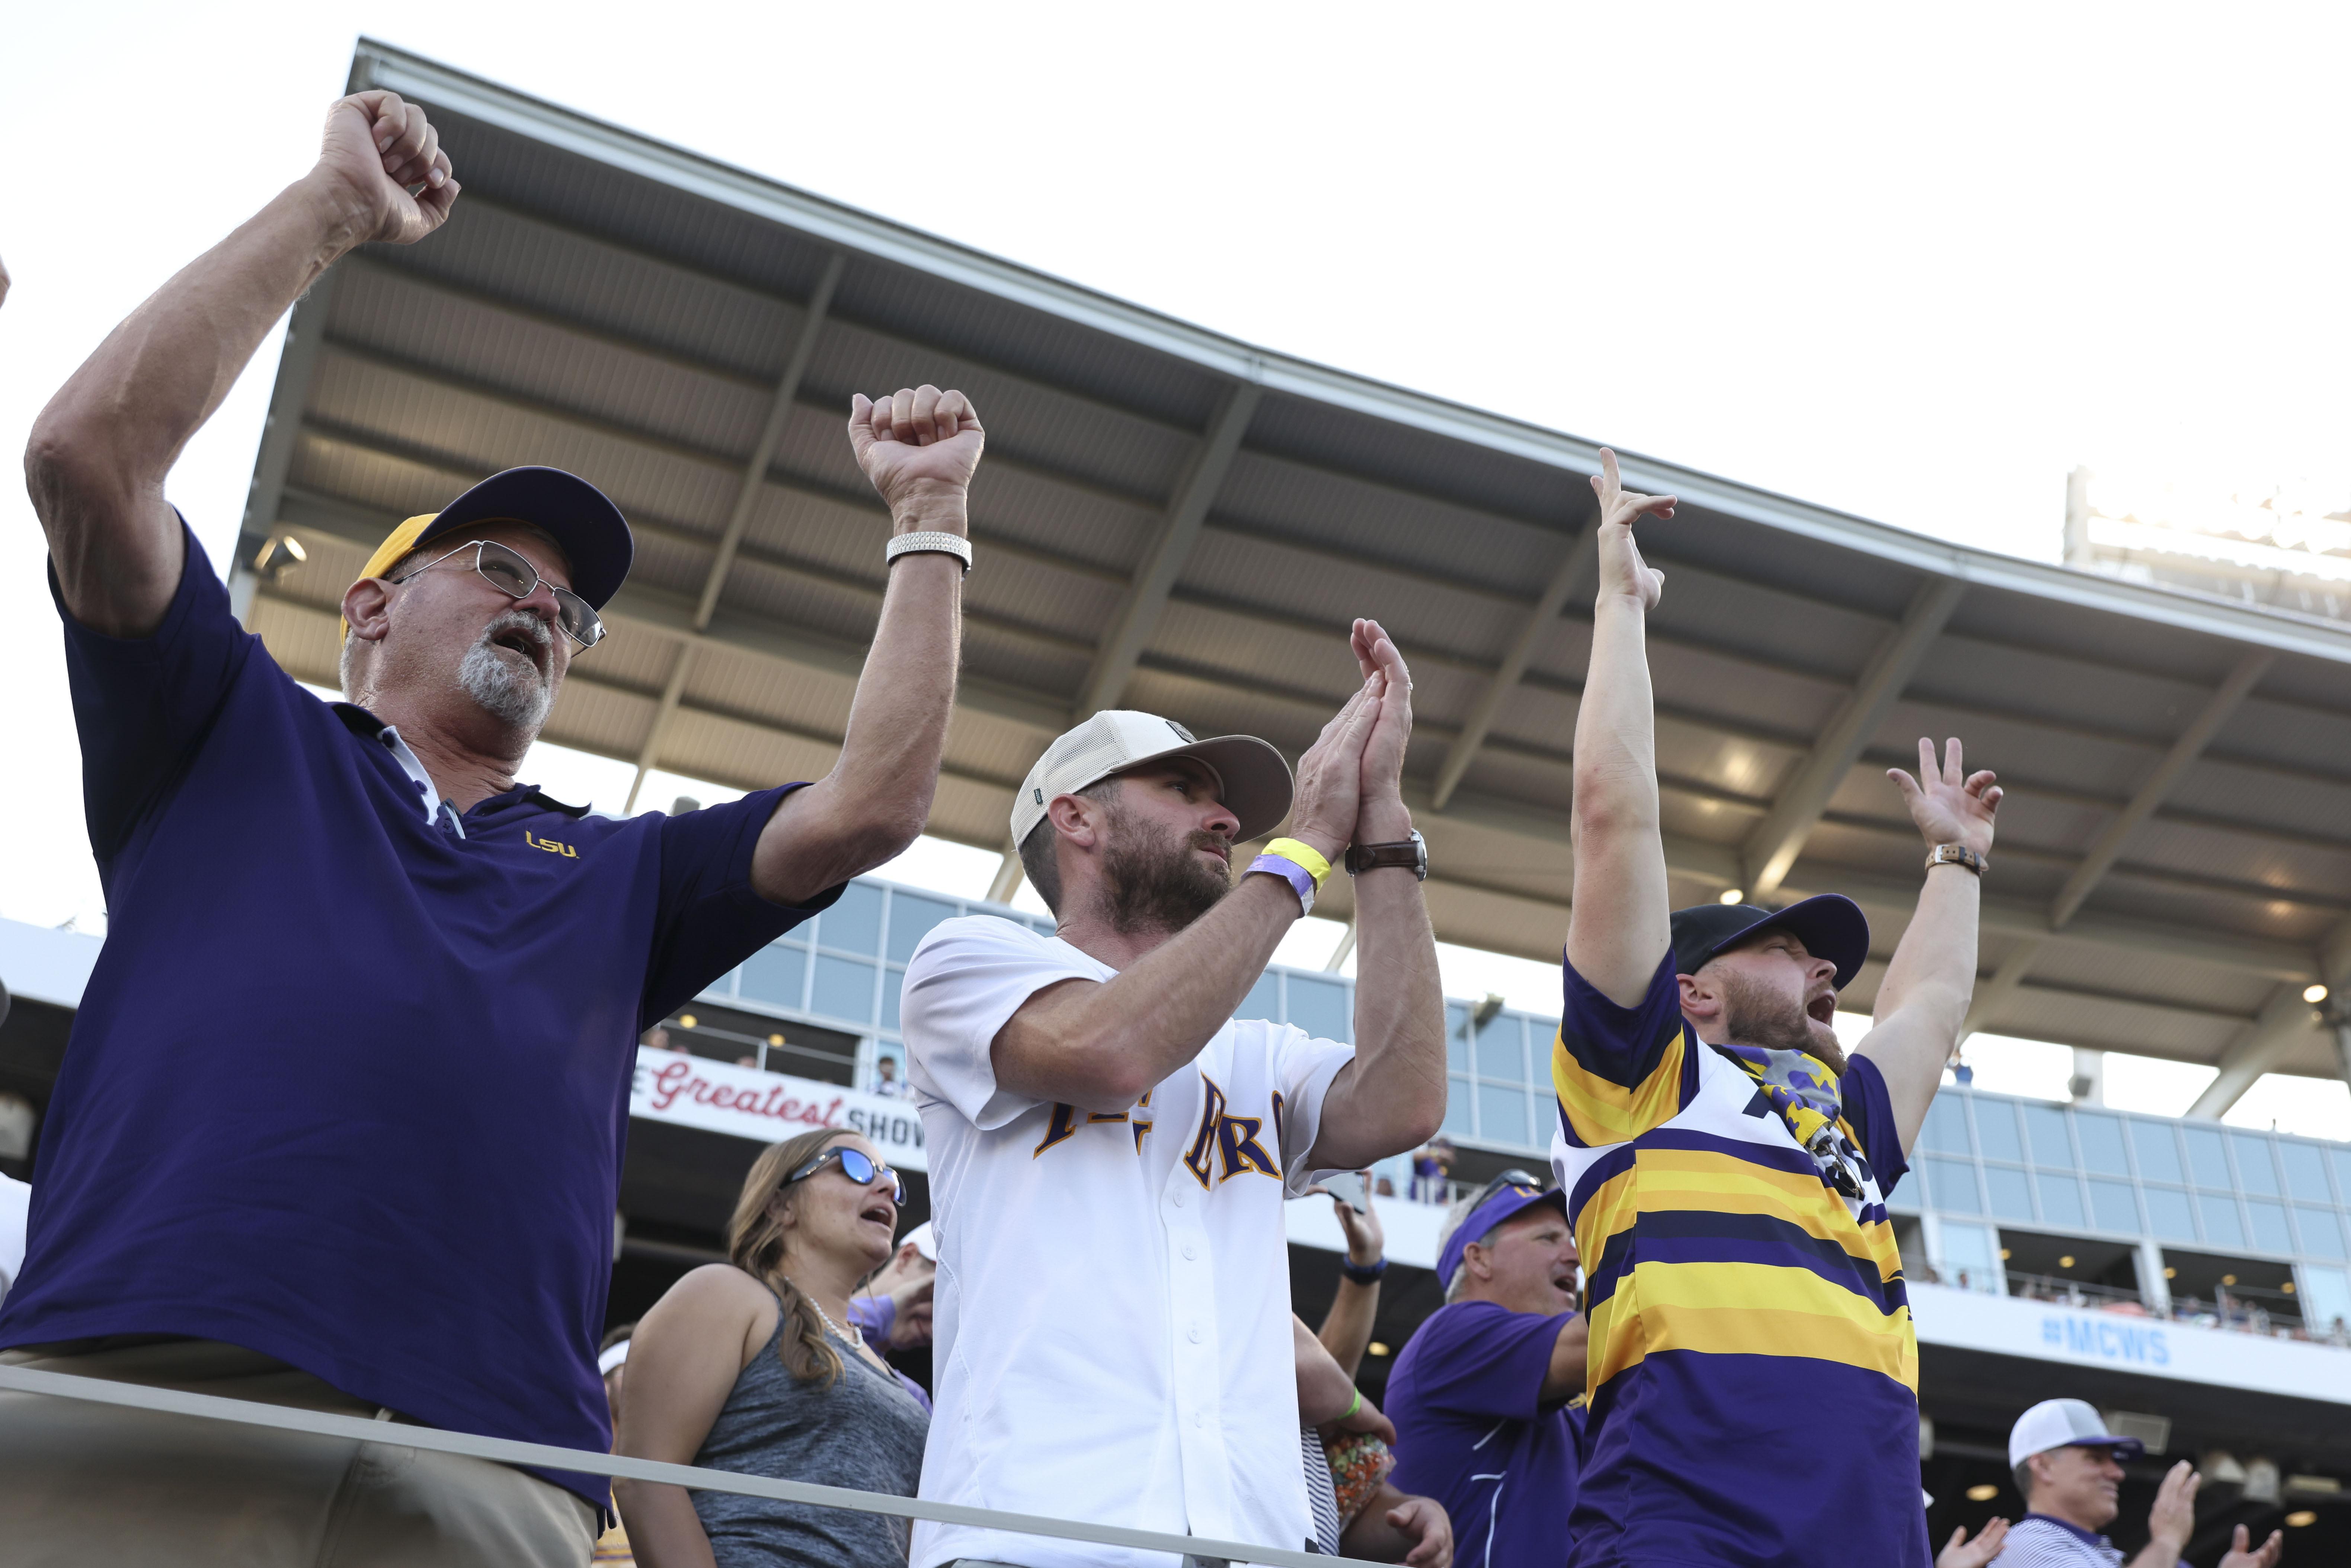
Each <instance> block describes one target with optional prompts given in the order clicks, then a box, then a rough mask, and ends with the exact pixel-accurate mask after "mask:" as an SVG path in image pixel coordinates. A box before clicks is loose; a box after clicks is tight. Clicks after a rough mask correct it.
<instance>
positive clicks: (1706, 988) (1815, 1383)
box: [1552, 452, 2001, 1568]
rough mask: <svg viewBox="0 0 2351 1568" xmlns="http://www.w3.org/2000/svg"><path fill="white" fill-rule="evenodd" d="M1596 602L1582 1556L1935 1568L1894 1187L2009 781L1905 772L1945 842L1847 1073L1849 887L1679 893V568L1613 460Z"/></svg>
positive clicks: (1580, 1117)
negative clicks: (1670, 752) (1649, 558)
mask: <svg viewBox="0 0 2351 1568" xmlns="http://www.w3.org/2000/svg"><path fill="white" fill-rule="evenodd" d="M1601 458H1602V463H1603V468H1604V471H1603V473H1602V474H1601V475H1599V476H1596V477H1595V478H1594V479H1593V486H1594V487H1595V488H1596V489H1597V490H1598V491H1599V493H1600V503H1601V507H1600V521H1599V524H1598V527H1599V528H1600V590H1599V597H1598V601H1597V603H1596V604H1595V606H1594V609H1593V647H1592V665H1591V670H1590V673H1589V674H1588V675H1587V677H1586V680H1585V685H1584V693H1583V705H1582V708H1581V711H1580V712H1579V713H1578V715H1577V717H1576V733H1575V808H1574V810H1575V818H1574V831H1575V847H1576V853H1575V894H1574V899H1575V902H1574V907H1573V913H1572V915H1571V917H1570V921H1569V925H1568V937H1567V965H1566V973H1565V977H1564V980H1565V1007H1564V1009H1563V1012H1562V1019H1561V1024H1560V1037H1559V1042H1558V1045H1557V1047H1556V1048H1555V1049H1554V1051H1553V1052H1552V1078H1553V1082H1554V1084H1555V1086H1556V1088H1557V1090H1558V1092H1559V1125H1558V1130H1557V1132H1556V1133H1555V1134H1554V1135H1553V1138H1552V1163H1553V1165H1554V1166H1555V1167H1556V1169H1557V1171H1558V1174H1559V1179H1560V1186H1561V1187H1562V1189H1563V1190H1565V1192H1566V1193H1567V1195H1568V1200H1567V1201H1568V1213H1569V1215H1570V1217H1571V1218H1572V1219H1573V1222H1574V1226H1575V1239H1576V1245H1577V1248H1578V1249H1579V1251H1580V1252H1581V1254H1582V1257H1583V1266H1584V1270H1585V1272H1586V1281H1587V1283H1586V1287H1585V1298H1584V1299H1585V1310H1586V1312H1587V1313H1588V1314H1589V1323H1590V1334H1591V1342H1590V1345H1591V1348H1590V1351H1589V1364H1588V1371H1589V1385H1588V1386H1589V1387H1590V1389H1591V1395H1592V1414H1591V1419H1590V1427H1589V1430H1588V1436H1587V1444H1588V1448H1587V1451H1586V1457H1585V1460H1584V1469H1583V1490H1582V1493H1581V1495H1580V1496H1579V1498H1578V1500H1577V1505H1576V1511H1575V1517H1574V1522H1573V1535H1574V1538H1575V1544H1574V1548H1573V1559H1572V1561H1573V1563H1574V1564H1575V1565H1576V1568H1614V1565H1617V1564H1625V1563H1639V1564H1643V1565H1644V1568H1647V1565H1650V1564H1664V1563H1676V1564H1699V1563H1704V1564H1709V1565H1712V1564H1739V1565H1741V1568H1745V1565H1748V1564H1755V1565H1759V1568H1760V1565H1762V1564H1774V1565H1777V1564H1795V1563H1807V1564H1811V1563H1868V1564H1871V1565H1872V1568H1880V1565H1883V1568H1927V1564H1928V1562H1929V1560H1930V1558H1931V1555H1932V1554H1931V1553H1930V1552H1929V1551H1928V1545H1927V1531H1926V1518H1925V1515H1924V1513H1923V1512H1922V1511H1921V1510H1920V1508H1919V1505H1918V1399H1917V1385H1918V1353H1917V1340H1916V1338H1915V1337H1914V1335H1913V1333H1912V1332H1911V1324H1910V1310H1909V1306H1908V1304H1907V1300H1906V1298H1905V1295H1904V1287H1903V1280H1902V1264H1901V1259H1900V1257H1899V1255H1898V1254H1897V1252H1896V1248H1895V1241H1894V1234H1893V1228H1892V1227H1891V1226H1890V1225H1889V1224H1888V1223H1887V1220H1886V1206H1885V1200H1886V1192H1887V1191H1888V1190H1890V1189H1891V1188H1892V1187H1893V1186H1894V1184H1895V1183H1896V1181H1897V1180H1899V1179H1900V1177H1901V1176H1902V1174H1903V1172H1904V1170H1905V1169H1906V1168H1907V1162H1906V1155H1907V1150H1908V1148H1909V1146H1910V1145H1911V1143H1912V1142H1913V1141H1914V1140H1915V1139H1916V1138H1917V1134H1918V1127H1919V1124H1920V1123H1921V1122H1923V1121H1924V1120H1925V1118H1926V1114H1927V1107H1928V1103H1929V1102H1930V1101H1931V1100H1932V1099H1933V1098H1934V1094H1935V1088H1936V1084H1937V1083H1938V1081H1939V1079H1940V1076H1941V1071H1942V1067H1943V1063H1944V1061H1945V1060H1946V1059H1947V1058H1948V1057H1949V1054H1950V1051H1951V1047H1952V1045H1953V1044H1954V1043H1955V1042H1956V1040H1957V1039H1958V1035H1959V1025H1960V1021H1961V1019H1963V1018H1964V1017H1965V1016H1966V1013H1967V1007H1968V998H1969V995H1970V991H1971V990H1972V989H1973V987H1974V983H1975V973H1976V919H1977V898H1978V887H1979V883H1980V877H1981V874H1982V872H1983V869H1984V865H1985V861H1984V854H1985V852H1986V851H1988V850H1989V849H1990V848H1991V837H1992V812H1993V810H1994V808H1995V807H1997V806H1998V804H1999V802H2000V794H2001V792H2000V789H1999V788H1998V786H1997V785H1996V784H1995V782H1994V780H1993V778H1992V775H1991V774H1990V773H1978V774H1975V775H1974V776H1972V777H1970V776H1968V775H1966V774H1965V773H1964V771H1963V770H1962V768H1961V766H1960V757H1959V742H1957V741H1956V740H1954V741H1952V742H1950V743H1949V747H1948V749H1947V751H1946V754H1945V758H1944V761H1943V765H1942V766H1941V767H1939V768H1938V767H1937V766H1936V759H1935V755H1934V748H1933V746H1932V744H1931V743H1930V742H1928V741H1921V742H1920V743H1919V773H1918V776H1917V778H1916V779H1913V778H1912V777H1911V776H1910V775H1908V774H1907V773H1902V772H1900V771H1898V770H1894V771H1893V772H1892V777H1893V779H1894V781H1895V782H1896V785H1897V786H1898V787H1899V788H1900V789H1901V791H1902V795H1903V799H1904V801H1905V803H1906V804H1907V806H1908V808H1909V810H1910V815H1911V820H1912V821H1914V822H1916V823H1917V827H1918V830H1919V831H1920V832H1921V834H1922V835H1924V837H1925V839H1926V841H1927V844H1928V874H1927V878H1926V886H1925V888H1924V889H1923V890H1922V892H1921V894H1920V895H1919V900H1918V907H1917V913H1916V914H1915V915H1912V917H1911V920H1910V924H1909V926H1908V929H1907V931H1906V932H1905V933H1904V935H1903V937H1902V942H1901V945H1900V946H1899V947H1897V948H1896V951H1895V954H1894V957H1893V961H1892V962H1891V964H1890V965H1889V966H1888V967H1887V968H1886V975H1885V977H1884V978H1883V979H1882V980H1881V981H1880V982H1879V984H1878V991H1877V1010H1876V1027H1875V1028H1874V1029H1873V1030H1871V1031H1870V1033H1869V1035H1868V1037H1867V1038H1866V1039H1865V1040H1863V1041H1862V1043H1861V1044H1860V1045H1859V1046H1858V1047H1856V1048H1855V1053H1854V1056H1853V1058H1852V1060H1851V1061H1847V1060H1846V1057H1845V1055H1844V1051H1842V1050H1840V1049H1839V1047H1838V1045H1837V1038H1836V1031H1835V1030H1834V1027H1833V1019H1834V1015H1835V1011H1836V998H1837V993H1838V991H1839V990H1840V989H1842V988H1844V987H1845V986H1848V985H1850V984H1851V983H1852V982H1853V980H1854V978H1855V977H1856V976H1857V975H1858V974H1859V972H1860V970H1861V967H1862V965H1863V964H1864V962H1865V961H1866V959H1867V958H1868V956H1869V928H1868V925H1867V923H1866V922H1865V920H1864V919H1863V917H1862V914H1861V911H1860V910H1859V909H1858V908H1856V907H1855V906H1854V905H1853V904H1851V903H1850V902H1848V901H1847V900H1845V899H1843V898H1838V897H1834V896H1827V897H1820V898H1810V899H1805V900H1803V901H1802V902H1801V903H1798V904H1792V905H1790V906H1789V907H1788V908H1786V909H1783V910H1781V911H1779V912H1778V913H1776V914H1774V913H1772V912H1771V911H1768V910H1765V909H1761V908H1757V907H1754V906H1750V905H1740V904H1733V905H1728V906H1726V905H1722V904H1708V905H1705V906H1702V907H1701V908H1698V909H1688V910H1683V911H1680V912H1678V913H1675V912H1673V911H1672V910H1671V909H1670V907H1669V905H1670V900H1669V898H1668V896H1667V883H1666V863H1665V854H1664V851H1663V846H1662V843H1661V841H1660V837H1659V826H1658V811H1657V783H1656V746H1655V739H1654V735H1653V730H1654V718H1653V714H1652V705H1651V700H1650V692H1649V674H1648V667H1647V663H1646V656H1645V653H1644V650H1643V636H1644V629H1645V625H1646V617H1647V614H1648V612H1649V611H1650V610H1652V609H1654V608H1655V607H1656V603H1657V600H1658V595H1659V591H1660V590H1661V588H1662V586H1663V578H1662V576H1661V574H1659V573H1658V572H1656V571H1654V570H1651V569H1650V568H1648V567H1647V566H1646V564H1644V563H1643V561H1642V559H1641V555H1640V551H1639V549H1638V548H1637V547H1636V546H1635V543H1634V539H1633V530H1632V524H1633V520H1634V519H1635V517H1644V516H1646V517H1660V518H1662V517H1671V516H1672V515H1673V508H1674V503H1673V499H1672V497H1650V496H1641V495H1635V494H1632V493H1629V492H1626V491H1625V490H1624V489H1623V488H1622V486H1620V484H1619V482H1618V477H1617V470H1616V460H1615V456H1614V454H1612V453H1607V452H1603V453H1602V454H1601Z"/></svg>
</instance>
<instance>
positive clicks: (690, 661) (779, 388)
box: [621, 251, 849, 813]
mask: <svg viewBox="0 0 2351 1568" xmlns="http://www.w3.org/2000/svg"><path fill="white" fill-rule="evenodd" d="M848 265H849V258H848V257H847V256H843V255H841V253H840V252H839V251H835V252H833V255H832V259H831V261H830V262H827V263H826V264H825V268H824V277H822V278H821V279H820V280H819V281H818V283H817V286H816V292H815V294H813V295H811V296H810V298H809V303H808V310H807V313H806V315H805V316H804V317H803V318H802V319H801V321H800V330H799V337H798V338H797V339H796V340H794V341H793V343H792V357H791V358H790V359H789V361H786V362H785V365H784V373H783V374H782V375H780V376H778V378H777V379H776V392H775V396H774V398H773V399H772V400H771V401H770V402H769V403H768V423H766V424H765V425H764V426H762V427H761V429H760V431H759V439H758V443H757V444H755V445H754V446H753V447H752V448H751V459H750V461H749V462H747V463H746V464H745V465H743V482H742V484H741V485H740V486H737V489H736V492H735V507H734V509H733V510H732V511H730V512H728V513H727V515H726V528H725V529H724V530H723V531H722V532H721V533H720V534H719V536H718V549H717V553H716V555H715V556H714V557H713V558H712V559H711V562H710V570H709V571H708V572H706V573H705V574H704V576H703V580H702V597H701V599H700V600H699V601H697V602H696V603H695V607H694V629H695V631H696V632H702V631H706V630H708V628H709V626H710V618H711V617H712V616H713V615H715V614H716V613H717V612H718V596H719V594H720V593H721V592H723V591H725V589H726V574H727V572H728V571H730V570H732V569H733V568H734V565H735V552H736V551H737V550H738V549H741V548H742V545H743V530H744V529H745V528H748V527H750V524H751V514H752V513H753V512H754V511H756V510H758V505H759V497H760V496H761V495H762V494H764V493H765V492H766V490H767V487H768V469H770V468H772V467H774V466H775V463H776V447H777V444H778V443H780V442H781V441H782V440H783V438H784V426H785V425H786V424H788V423H790V421H791V417H792V407H793V405H794V403H795V402H798V401H799V392H800V382H801V380H802V379H803V378H804V377H806V376H807V374H808V368H809V361H810V358H811V357H812V356H813V355H814V354H815V353H816V339H817V334H818V333H819V332H820V331H821V330H822V329H823V328H824V318H825V312H827V311H828V310H830V309H831V308H832V293H833V290H834V289H835V288H837V287H840V285H841V270H842V269H843V268H844V267H847V266H848ZM693 669H694V644H693V643H679V644H678V645H677V657H676V659H675V660H674V662H673V663H672V664H671V665H670V674H669V684H668V685H666V686H665V687H664V688H663V691H662V700H661V706H659V707H657V708H655V709H654V710H653V727H651V728H650V729H648V730H646V731H645V744H644V747H643V749H642V750H640V751H639V752H638V753H637V776H636V777H635V778H634V779H632V780H630V782H629V799H628V802H627V803H626V804H625V805H623V806H622V808H621V810H622V812H623V813H626V812H630V811H633V810H636V809H637V791H639V790H640V789H643V788H644V787H645V775H646V774H648V773H651V772H652V771H653V762H654V759H655V758H658V757H660V755H661V744H662V737H663V732H664V731H665V730H666V729H668V728H669V721H670V719H671V717H672V716H674V714H675V713H676V712H677V700H678V697H679V696H680V695H682V694H683V693H684V690H685V679H686V676H687V675H688V674H691V673H692V672H693Z"/></svg>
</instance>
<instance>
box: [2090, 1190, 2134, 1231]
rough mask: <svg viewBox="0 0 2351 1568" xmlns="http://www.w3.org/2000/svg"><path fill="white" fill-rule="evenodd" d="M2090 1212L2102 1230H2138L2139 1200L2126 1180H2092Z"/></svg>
mask: <svg viewBox="0 0 2351 1568" xmlns="http://www.w3.org/2000/svg"><path fill="white" fill-rule="evenodd" d="M2090 1213H2091V1215H2092V1216H2093V1217H2094V1218H2095V1221H2096V1223H2097V1227H2098V1228H2099V1229H2101V1230H2126V1231H2129V1232H2131V1233H2132V1234H2133V1235H2136V1234H2137V1232H2138V1228H2139V1227H2138V1200H2137V1198H2136V1197H2132V1196H2131V1185H2130V1183H2128V1182H2126V1181H2095V1180H2094V1181H2092V1182H2091V1183H2090Z"/></svg>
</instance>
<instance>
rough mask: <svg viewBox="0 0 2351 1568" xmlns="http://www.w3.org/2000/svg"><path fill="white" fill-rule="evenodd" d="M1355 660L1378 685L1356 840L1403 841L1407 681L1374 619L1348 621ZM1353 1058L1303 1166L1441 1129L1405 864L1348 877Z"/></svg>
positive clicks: (1431, 978) (1431, 1017) (1421, 948)
mask: <svg viewBox="0 0 2351 1568" xmlns="http://www.w3.org/2000/svg"><path fill="white" fill-rule="evenodd" d="M1353 646H1354V650H1355V658H1356V660H1357V662H1358V663H1359V664H1361V665H1362V667H1363V671H1364V675H1365V676H1366V677H1367V678H1371V679H1377V680H1379V681H1380V682H1381V685H1382V690H1383V692H1384V695H1383V696H1382V697H1381V698H1380V711H1379V721H1378V723H1377V724H1375V725H1374V727H1373V728H1372V734H1371V738H1370V739H1369V740H1368V741H1367V742H1366V743H1365V744H1364V769H1363V789H1364V795H1363V803H1362V805H1361V807H1360V809H1359V810H1358V814H1357V816H1356V819H1355V839H1354V841H1355V842H1357V843H1359V844H1392V843H1398V842H1401V841H1405V840H1406V839H1409V838H1411V837H1412V813H1411V812H1410V811H1409V810H1405V803H1404V756H1405V747H1406V746H1407V745H1408V744H1409V743H1410V742H1411V739H1412V674H1411V672H1410V671H1409V670H1407V669H1405V663H1404V655H1403V654H1402V653H1398V652H1397V651H1396V645H1395V643H1394V642H1393V641H1391V640H1390V639H1389V637H1388V634H1387V633H1386V632H1384V631H1382V630H1381V629H1380V623H1379V622H1376V621H1358V622H1355V629H1354V643H1353ZM1355 932H1356V937H1355V942H1356V951H1357V955H1358V956H1357V958H1356V963H1355V1060H1354V1061H1353V1062H1350V1063H1349V1064H1348V1065H1347V1066H1346V1067H1345V1068H1343V1069H1342V1070H1341V1071H1340V1073H1339V1076H1338V1077H1337V1078H1336V1079H1334V1080H1332V1084H1331V1091H1330V1093H1329V1094H1328V1095H1327V1096H1326V1097H1325V1098H1324V1100H1323V1103H1322V1122H1321V1124H1320V1125H1319V1127H1318V1129H1317V1131H1316V1134H1315V1138H1314V1149H1313V1152H1312V1154H1311V1155H1310V1156H1309V1159H1308V1163H1309V1164H1310V1165H1311V1166H1313V1167H1315V1168H1317V1169H1325V1170H1327V1169H1330V1168H1332V1167H1333V1166H1338V1167H1343V1168H1345V1169H1348V1170H1358V1169H1361V1168H1362V1167H1364V1166H1368V1165H1370V1164H1371V1163H1372V1162H1373V1161H1374V1160H1380V1159H1385V1158H1386V1157H1387V1156H1388V1155H1397V1154H1402V1153H1403V1152H1404V1151H1405V1150H1406V1149H1409V1148H1415V1147H1416V1146H1418V1145H1421V1144H1423V1143H1426V1141H1427V1140H1428V1139H1429V1138H1431V1137H1434V1136H1435V1135H1436V1134H1437V1128H1438V1127H1440V1126H1442V1125H1443V1124H1444V1122H1445V988H1444V985H1443V983H1442V982H1441V981H1440V980H1439V978H1438V977H1437V935H1436V933H1435V932H1434V931H1433V930H1431V929H1430V927H1429V924H1428V906H1427V905H1426V904H1425V903H1424V902H1423V901H1422V899H1421V894H1420V879H1419V877H1417V876H1416V875H1415V874H1414V873H1413V872H1412V870H1411V868H1409V867H1406V866H1375V867H1374V868H1372V869H1371V870H1369V871H1366V872H1364V873H1363V874H1362V875H1360V876H1358V877H1356V878H1355Z"/></svg>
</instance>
